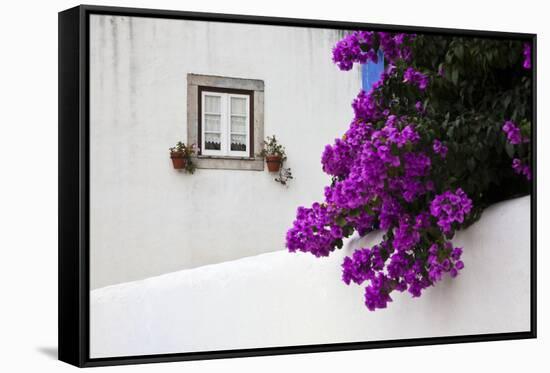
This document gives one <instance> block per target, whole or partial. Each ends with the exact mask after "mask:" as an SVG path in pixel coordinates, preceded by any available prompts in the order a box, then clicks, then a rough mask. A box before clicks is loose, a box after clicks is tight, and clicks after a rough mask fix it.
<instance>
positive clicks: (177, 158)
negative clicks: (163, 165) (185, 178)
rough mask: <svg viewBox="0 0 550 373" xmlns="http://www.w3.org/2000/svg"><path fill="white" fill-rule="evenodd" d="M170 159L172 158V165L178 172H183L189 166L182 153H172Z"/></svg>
mask: <svg viewBox="0 0 550 373" xmlns="http://www.w3.org/2000/svg"><path fill="white" fill-rule="evenodd" d="M170 158H172V165H173V166H174V168H175V169H176V170H183V169H184V168H185V166H186V164H187V160H186V159H185V158H184V157H183V153H182V152H174V153H170Z"/></svg>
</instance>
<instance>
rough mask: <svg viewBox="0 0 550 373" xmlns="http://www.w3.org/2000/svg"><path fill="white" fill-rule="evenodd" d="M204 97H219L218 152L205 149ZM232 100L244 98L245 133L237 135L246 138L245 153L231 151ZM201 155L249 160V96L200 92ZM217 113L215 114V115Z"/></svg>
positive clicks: (205, 113)
mask: <svg viewBox="0 0 550 373" xmlns="http://www.w3.org/2000/svg"><path fill="white" fill-rule="evenodd" d="M206 96H213V97H220V114H221V115H220V142H221V144H220V150H213V149H206V147H205V142H206V132H207V131H206V115H207V114H212V113H207V112H206V110H205V108H206V99H205V98H206ZM232 98H244V99H245V101H246V103H245V107H246V114H245V115H246V121H245V132H244V133H238V134H239V135H245V136H246V144H245V145H246V151H238V150H231V134H232V133H231V117H232V116H236V114H232V113H231V99H232ZM200 99H201V113H200V116H201V123H202V125H201V155H206V156H221V157H238V158H243V157H245V158H249V157H252V155H251V154H250V142H251V139H250V96H249V95H246V94H237V93H224V92H216V91H208V90H203V91H202V92H201V98H200ZM217 114H218V113H216V115H217Z"/></svg>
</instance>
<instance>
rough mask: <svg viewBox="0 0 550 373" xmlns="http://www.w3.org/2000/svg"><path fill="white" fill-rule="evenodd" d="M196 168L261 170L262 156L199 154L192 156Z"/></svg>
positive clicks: (262, 167) (262, 165) (262, 168)
mask: <svg viewBox="0 0 550 373" xmlns="http://www.w3.org/2000/svg"><path fill="white" fill-rule="evenodd" d="M193 162H194V163H195V165H196V166H197V168H203V169H217V170H244V171H263V170H264V159H263V158H250V157H227V156H214V155H199V156H195V157H193Z"/></svg>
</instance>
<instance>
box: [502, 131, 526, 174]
mask: <svg viewBox="0 0 550 373" xmlns="http://www.w3.org/2000/svg"><path fill="white" fill-rule="evenodd" d="M502 131H503V132H504V133H505V134H506V139H507V141H508V142H509V143H510V144H512V145H520V144H522V143H528V142H529V138H528V137H524V136H522V134H521V130H520V128H519V127H518V126H517V125H516V124H515V123H514V122H512V121H510V120H507V121H506V122H504V125H503V126H502ZM512 169H513V170H514V172H515V173H516V174H518V175H523V176H525V178H526V179H527V180H531V178H532V175H531V167H529V165H528V164H527V160H523V161H522V160H521V159H519V158H514V159H513V160H512Z"/></svg>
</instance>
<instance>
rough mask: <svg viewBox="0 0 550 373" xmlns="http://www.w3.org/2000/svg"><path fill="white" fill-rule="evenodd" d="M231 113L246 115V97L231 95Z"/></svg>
mask: <svg viewBox="0 0 550 373" xmlns="http://www.w3.org/2000/svg"><path fill="white" fill-rule="evenodd" d="M231 114H237V115H246V98H242V97H231Z"/></svg>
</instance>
